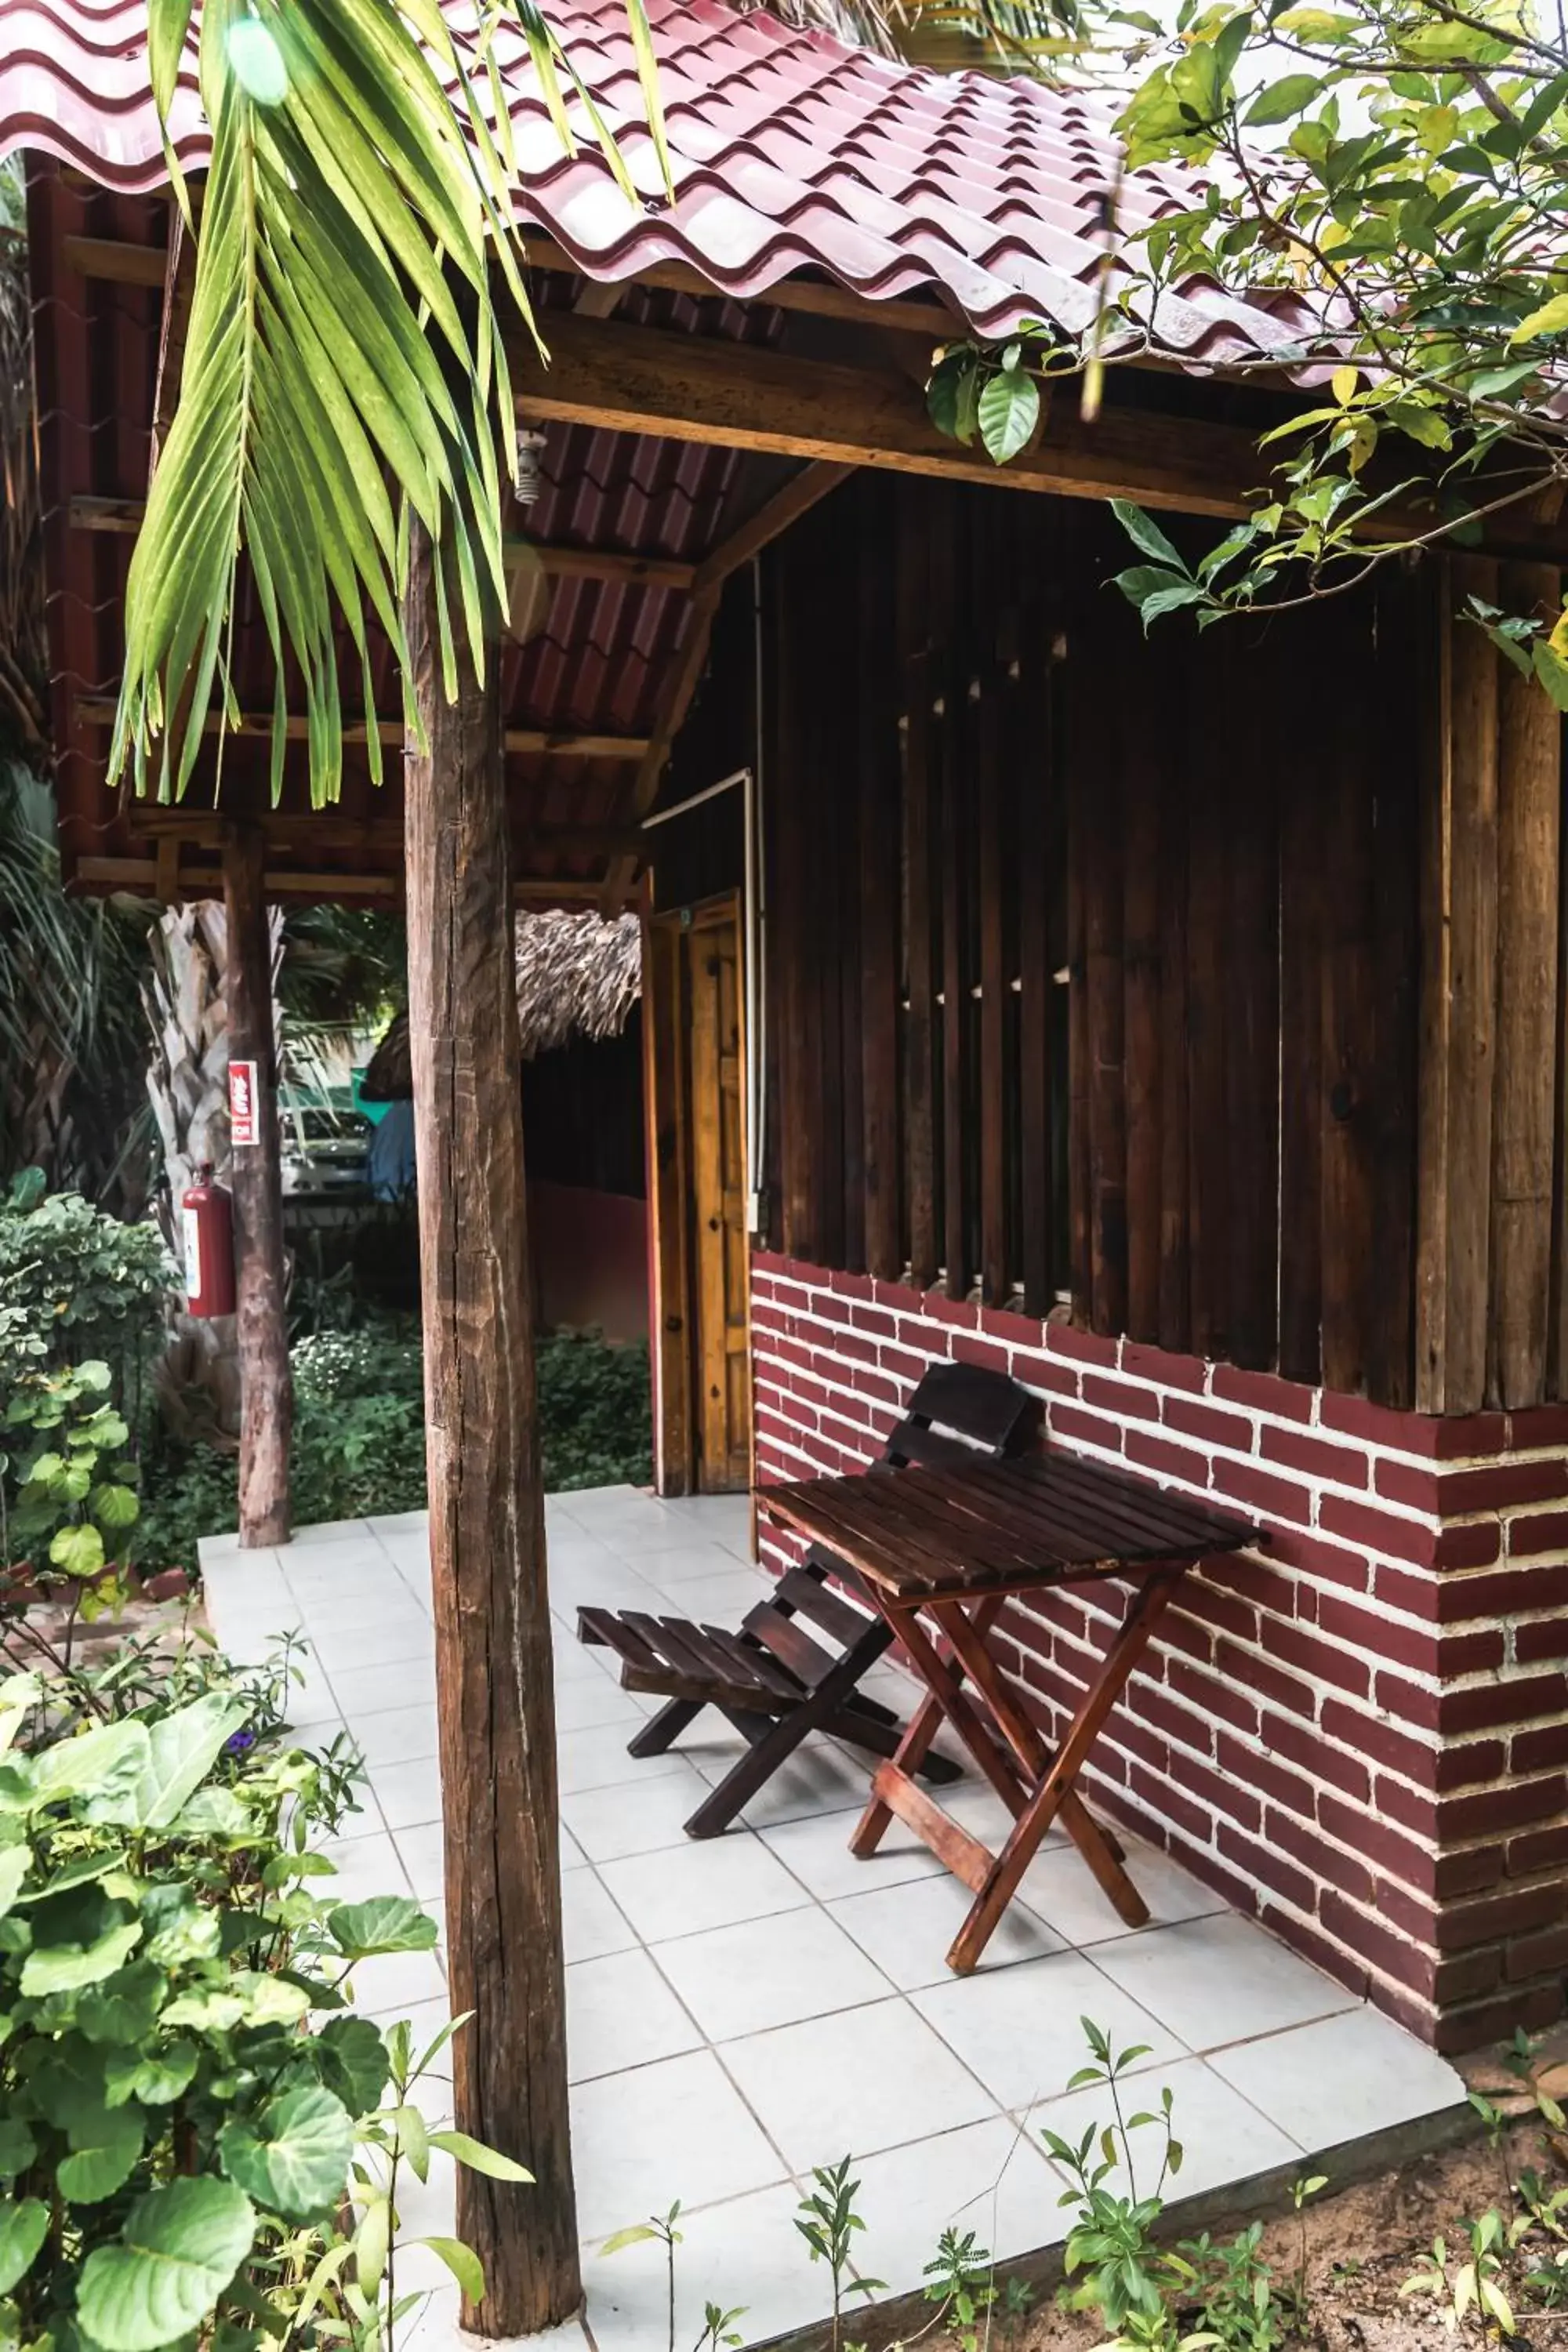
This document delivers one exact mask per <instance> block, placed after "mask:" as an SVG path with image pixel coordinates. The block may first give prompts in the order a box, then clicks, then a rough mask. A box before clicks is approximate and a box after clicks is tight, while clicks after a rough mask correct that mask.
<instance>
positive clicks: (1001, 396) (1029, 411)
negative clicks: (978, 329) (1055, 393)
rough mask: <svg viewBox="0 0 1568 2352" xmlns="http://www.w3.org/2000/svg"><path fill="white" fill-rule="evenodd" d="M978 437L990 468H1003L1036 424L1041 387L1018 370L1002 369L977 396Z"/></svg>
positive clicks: (1029, 376) (1014, 368) (1015, 454)
mask: <svg viewBox="0 0 1568 2352" xmlns="http://www.w3.org/2000/svg"><path fill="white" fill-rule="evenodd" d="M978 415H979V421H980V438H981V442H982V444H983V446H984V450H985V454H986V456H987V457H989V458H990V459H991V462H992V464H993V465H995V466H1005V465H1006V464H1007V462H1008V460H1009V459H1010V458H1013V457H1016V456H1017V455H1018V452H1019V450H1020V449H1022V448H1024V447H1025V446H1026V444H1027V442H1028V439H1029V436H1030V435H1031V434H1032V433H1033V432H1034V429H1035V427H1036V425H1037V424H1038V422H1039V415H1040V387H1039V385H1038V384H1037V383H1036V381H1035V379H1034V377H1033V376H1032V375H1030V374H1028V373H1026V371H1025V370H1024V369H1023V368H1021V367H1005V368H1002V369H1001V370H1000V371H999V372H998V373H996V374H995V375H994V376H993V377H992V378H991V381H990V383H988V384H987V385H986V386H985V389H984V392H982V394H981V395H980V407H979V411H978Z"/></svg>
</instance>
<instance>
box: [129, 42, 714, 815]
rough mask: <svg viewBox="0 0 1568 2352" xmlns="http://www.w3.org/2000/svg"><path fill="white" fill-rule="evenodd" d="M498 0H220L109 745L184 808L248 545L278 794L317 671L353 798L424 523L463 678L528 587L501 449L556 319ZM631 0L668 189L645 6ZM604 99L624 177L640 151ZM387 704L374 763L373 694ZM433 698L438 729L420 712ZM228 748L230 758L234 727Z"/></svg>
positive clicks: (319, 782) (450, 661)
mask: <svg viewBox="0 0 1568 2352" xmlns="http://www.w3.org/2000/svg"><path fill="white" fill-rule="evenodd" d="M499 5H500V0H477V7H476V14H475V16H474V20H473V23H472V26H471V27H470V28H469V29H468V31H466V32H465V33H464V34H463V35H462V36H461V37H459V35H458V32H457V31H456V30H455V29H454V24H455V18H456V12H455V11H448V10H447V9H444V8H443V6H442V5H440V0H205V5H204V6H203V9H202V12H201V19H200V26H199V33H198V36H197V38H198V44H199V46H198V52H197V54H198V59H199V69H200V82H201V92H202V102H203V106H204V109H205V113H206V116H207V120H208V122H209V124H210V126H211V130H212V152H211V161H210V164H209V167H208V173H207V181H206V188H205V200H204V202H203V205H202V206H201V215H200V222H199V227H195V235H196V261H195V284H194V288H193V292H192V299H191V310H190V320H189V328H188V333H187V340H186V346H185V352H184V371H183V376H182V383H181V395H180V401H179V405H178V408H177V411H176V414H175V417H174V424H173V425H172V427H171V430H170V433H169V436H168V439H167V441H166V443H165V445H164V446H163V451H162V453H161V456H160V457H159V461H158V467H157V471H156V473H155V475H154V478H153V488H152V494H151V496H150V498H149V500H148V505H147V512H146V516H145V519H144V521H143V523H142V532H141V536H140V538H139V540H138V542H137V546H136V551H135V555H134V557H133V560H132V570H131V576H130V581H129V583H128V587H127V592H126V612H127V615H128V622H127V633H126V635H127V643H126V660H125V670H124V676H123V679H122V683H121V699H120V707H119V711H118V715H117V720H116V726H115V733H114V741H113V748H112V751H111V754H110V773H111V776H114V777H118V776H119V775H120V774H121V773H122V772H124V770H125V768H126V766H127V764H129V765H130V766H131V768H132V771H133V773H134V777H135V782H136V786H137V789H138V790H139V791H142V792H145V791H148V790H150V789H155V790H156V793H157V795H158V797H159V798H160V799H162V800H172V799H177V798H178V797H179V796H180V794H181V793H183V792H184V788H185V786H186V784H187V783H188V782H189V780H190V776H191V773H192V771H193V769H194V767H195V761H196V757H197V754H198V751H200V749H201V746H202V742H203V738H204V733H205V725H206V721H207V717H208V712H209V709H210V707H211V705H212V702H213V700H214V698H215V696H216V698H218V700H219V707H220V710H221V711H222V713H223V717H224V724H225V725H226V724H227V723H229V722H230V721H231V719H232V715H233V712H234V710H235V709H236V708H237V701H236V697H235V694H234V690H233V686H232V681H231V678H230V674H229V670H230V654H231V646H232V632H233V626H234V612H235V598H236V588H237V574H238V566H239V562H240V560H241V556H242V553H243V555H244V556H246V557H247V559H248V562H249V565H250V569H251V572H252V575H253V578H254V582H255V588H256V595H257V601H258V607H259V610H260V613H261V615H262V618H263V622H264V625H265V627H266V632H267V635H268V643H269V646H270V650H271V656H272V660H273V664H274V668H275V674H276V681H277V683H276V691H275V698H274V716H273V727H272V775H273V790H274V793H276V792H277V791H278V789H279V784H280V781H281V774H282V763H283V753H284V742H285V730H284V725H283V721H284V719H286V717H288V716H289V715H290V714H289V713H288V711H287V709H286V704H285V685H284V681H285V678H286V677H292V678H294V679H297V680H298V682H299V692H300V697H301V702H300V709H301V712H302V716H303V719H304V722H305V725H304V732H305V737H306V742H307V746H308V759H309V769H310V796H311V800H312V803H313V804H315V805H318V806H319V805H321V803H323V802H325V801H328V800H331V799H333V798H335V797H336V793H337V788H338V781H339V776H340V772H341V766H342V725H343V721H342V705H341V700H340V691H339V676H338V655H337V645H336V628H337V623H338V621H339V618H340V616H341V619H342V622H343V623H344V624H346V627H347V631H348V635H349V637H350V639H351V640H352V642H353V646H355V647H357V649H358V652H359V655H360V666H361V667H362V670H363V674H364V677H365V680H366V686H367V689H368V684H369V676H370V665H369V661H368V641H369V632H370V627H371V625H372V623H373V622H374V624H376V625H379V627H380V628H381V629H382V630H383V631H384V633H385V635H386V637H387V638H388V639H389V640H390V642H391V645H392V647H393V651H394V654H395V658H396V661H397V665H398V668H399V670H400V671H401V672H406V665H407V648H406V646H405V641H404V635H403V627H402V621H401V616H400V613H399V595H400V591H401V588H402V585H403V581H404V574H405V551H406V545H407V532H406V521H407V516H408V515H409V513H412V514H414V515H416V516H417V517H418V518H419V520H420V521H421V522H422V523H423V524H424V526H425V528H426V530H428V532H429V533H430V535H431V537H432V539H433V540H435V541H436V542H437V544H438V545H439V546H441V547H442V549H443V551H444V552H445V554H446V556H447V559H448V562H447V565H446V567H445V572H444V577H445V579H446V580H447V581H449V582H450V583H452V587H453V594H454V600H455V605H456V610H455V611H452V610H448V609H447V607H446V606H443V610H442V614H441V633H442V641H441V660H442V672H443V677H444V679H445V681H446V685H447V691H448V692H452V691H455V688H456V678H457V667H456V665H457V660H458V646H459V645H461V646H463V647H464V648H466V657H467V658H468V660H470V661H471V662H472V663H473V664H474V665H475V667H478V666H479V664H480V663H481V662H482V660H483V652H482V648H483V646H484V642H485V636H486V633H487V628H488V626H489V624H490V623H491V622H492V621H493V620H494V619H495V617H496V616H497V615H498V614H500V612H501V611H502V610H504V606H505V601H506V583H505V573H504V570H503V566H502V559H501V510H502V499H501V480H500V468H499V466H498V461H497V454H496V453H497V448H498V446H500V448H501V449H503V450H505V451H507V452H508V453H509V460H510V461H511V462H515V422H514V418H513V414H512V402H511V390H510V379H509V376H508V371H507V362H506V352H505V347H504V341H503V336H502V332H501V326H500V313H499V307H498V299H505V300H507V301H508V302H510V305H511V306H512V307H514V308H515V309H516V310H517V312H518V314H519V315H520V317H521V319H523V320H525V321H526V322H527V324H528V325H529V327H530V328H532V326H533V321H532V315H531V310H530V308H529V303H528V297H527V293H526V290H525V289H524V285H523V279H522V272H521V245H520V243H519V241H518V236H517V232H516V230H515V228H514V226H513V225H512V220H511V203H510V177H511V173H512V170H513V168H514V166H513V162H512V150H511V142H510V120H509V119H508V117H507V112H506V108H505V105H504V104H503V103H501V102H500V101H501V99H502V95H503V94H502V93H501V91H500V82H499V77H498V76H497V74H496V72H495V69H494V65H493V59H492V57H491V53H490V52H491V43H492V41H493V37H494V30H495V25H496V22H497V12H498V6H499ZM516 5H518V8H519V13H520V16H521V23H522V26H523V29H524V31H525V34H526V35H527V37H528V39H529V42H530V46H531V50H532V53H533V56H534V58H535V62H536V65H537V66H538V67H539V70H540V73H541V78H542V79H545V68H546V67H548V69H549V72H550V74H552V75H553V74H554V72H555V69H556V68H557V67H561V68H563V69H565V70H568V71H569V70H570V69H569V67H568V66H567V63H566V60H565V59H564V57H563V53H562V51H561V49H560V46H559V44H558V43H557V42H556V41H555V38H554V36H553V35H552V33H550V32H549V30H548V28H547V27H546V26H544V24H543V20H542V18H541V17H540V16H539V15H538V12H537V9H536V8H535V7H534V6H533V5H532V0H516ZM626 6H627V9H628V13H629V16H630V19H631V24H632V30H633V38H634V45H635V46H636V47H637V59H638V68H639V76H640V79H641V82H642V87H643V90H644V95H645V99H646V100H647V105H648V111H649V119H650V122H651V123H652V125H653V129H654V139H655V145H656V148H657V150H658V153H659V155H660V157H661V159H663V161H664V168H665V172H666V176H667V179H668V156H667V151H666V149H665V145H664V134H663V129H662V122H661V120H660V117H659V111H658V91H657V82H656V79H655V75H654V68H653V57H652V49H651V45H650V44H649V42H648V39H647V19H646V16H645V15H644V12H643V0H626ZM192 15H193V7H192V0H151V5H150V9H149V56H150V61H151V67H152V73H153V89H154V94H155V96H156V98H157V100H158V103H159V107H160V110H161V111H162V113H163V117H164V120H165V122H166V120H167V111H168V108H169V105H170V103H171V100H172V99H173V95H174V86H175V79H176V75H177V71H178V68H179V62H180V58H181V57H182V55H183V52H184V45H185V42H186V39H187V37H188V36H189V33H190V27H191V22H192ZM541 59H543V62H542V63H541V62H540V61H541ZM557 86H558V85H557ZM545 87H546V91H547V93H548V90H549V88H550V87H551V83H550V82H549V81H548V80H545ZM487 93H488V95H489V100H490V102H491V104H492V105H493V106H494V107H495V109H496V113H497V123H496V128H495V130H494V131H492V130H491V127H490V125H489V122H488V121H487V119H486V113H485V104H484V99H485V95H486V94H487ZM587 111H588V114H589V118H590V121H592V123H593V127H594V129H595V135H597V136H598V137H599V139H600V141H601V143H603V144H604V145H605V151H606V152H607V153H608V154H610V155H611V157H612V159H613V160H614V161H615V163H616V166H617V168H618V169H620V170H622V172H623V176H624V167H622V166H620V163H619V158H618V155H616V150H615V144H614V141H613V140H612V139H611V138H610V136H609V133H608V131H606V130H605V126H604V125H603V123H602V122H601V121H599V120H598V118H597V117H596V116H595V114H594V112H593V110H592V109H591V108H590V109H588V110H587ZM570 136H571V134H570V131H569V129H568V130H567V131H566V137H567V140H568V142H569V141H570ZM179 186H180V193H181V196H182V201H183V202H185V203H186V205H187V217H188V218H190V219H191V220H192V222H193V226H195V215H194V208H193V207H190V206H189V204H188V198H187V196H186V192H185V191H184V186H183V183H180V184H179ZM628 186H629V183H628ZM493 280H494V281H499V289H500V295H499V298H498V291H496V290H492V281H493ZM405 700H406V697H405ZM365 715H366V718H367V719H369V720H370V722H371V723H370V725H369V728H368V730H367V732H368V743H369V749H370V756H371V761H372V765H373V772H375V771H376V766H377V762H378V761H379V730H378V729H377V727H376V725H375V723H374V721H375V713H374V710H373V709H371V707H370V703H369V698H368V692H367V702H366V713H365ZM405 716H407V717H408V718H409V720H410V723H412V712H411V709H409V710H407V711H406V712H405ZM218 758H219V761H220V772H221V760H222V739H221V734H220V743H219V752H218Z"/></svg>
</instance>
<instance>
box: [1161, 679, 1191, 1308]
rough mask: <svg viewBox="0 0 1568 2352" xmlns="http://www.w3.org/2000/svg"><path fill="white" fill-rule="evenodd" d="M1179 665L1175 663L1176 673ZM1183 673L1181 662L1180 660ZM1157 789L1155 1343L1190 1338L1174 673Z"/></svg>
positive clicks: (1183, 806) (1183, 759)
mask: <svg viewBox="0 0 1568 2352" xmlns="http://www.w3.org/2000/svg"><path fill="white" fill-rule="evenodd" d="M1175 668H1176V665H1175V664H1174V663H1173V664H1172V669H1173V671H1174V670H1175ZM1180 675H1181V677H1183V678H1184V677H1185V664H1184V663H1183V664H1182V665H1181V671H1180ZM1168 707H1169V708H1170V709H1171V711H1172V724H1171V730H1170V735H1169V751H1168V755H1167V758H1166V760H1165V761H1164V762H1163V772H1162V776H1161V792H1160V1329H1159V1338H1160V1345H1161V1346H1162V1347H1163V1348H1171V1349H1180V1350H1184V1349H1187V1348H1189V1347H1190V1346H1191V1344H1192V1300H1191V1280H1190V1271H1191V1258H1190V1249H1189V1220H1190V1201H1191V1187H1190V1182H1189V1175H1190V1150H1189V1131H1188V1119H1189V1113H1188V1105H1187V1051H1188V1047H1187V893H1188V888H1189V882H1188V874H1187V790H1188V787H1187V744H1186V713H1185V710H1184V707H1183V704H1182V702H1181V699H1180V697H1179V693H1178V691H1177V688H1176V682H1175V679H1174V677H1173V679H1172V684H1171V689H1170V703H1169V706H1168Z"/></svg>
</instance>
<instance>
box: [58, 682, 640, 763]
mask: <svg viewBox="0 0 1568 2352" xmlns="http://www.w3.org/2000/svg"><path fill="white" fill-rule="evenodd" d="M71 712H72V716H73V717H74V718H75V719H76V720H77V722H78V724H79V726H82V727H111V726H112V725H113V724H114V712H115V700H114V697H113V696H112V695H110V694H79V695H77V696H76V697H75V698H73V700H72V703H71ZM222 724H223V721H222V718H221V715H220V714H219V713H218V712H217V711H216V710H210V711H209V712H208V713H207V716H206V719H205V722H204V725H203V730H202V731H203V732H204V734H207V735H216V733H217V732H218V730H219V729H220V727H221V726H222ZM238 727H239V730H240V731H242V732H243V733H245V734H247V735H249V734H255V735H258V736H260V737H266V736H268V735H270V733H271V731H272V717H271V714H270V712H268V711H264V710H247V711H244V712H242V713H241V715H240V718H239V721H238ZM283 727H284V738H285V740H286V741H288V742H290V743H302V742H304V741H305V740H306V735H307V732H308V730H307V725H306V721H305V719H303V718H302V717H301V716H300V715H299V714H297V713H295V712H292V711H290V713H289V716H288V718H287V719H285V720H284V722H283ZM369 732H370V730H369V727H368V725H367V722H366V721H365V720H364V719H345V720H344V722H343V741H344V742H345V743H363V742H365V741H366V740H368V737H369ZM376 732H377V734H378V735H379V737H380V739H381V740H382V742H384V743H401V742H402V740H403V720H402V719H401V717H399V718H395V719H378V720H377V721H376ZM503 740H504V744H505V748H506V750H507V751H513V752H518V753H521V752H525V751H539V752H544V753H547V754H549V755H550V756H552V757H554V758H559V759H576V760H639V761H640V760H641V759H642V758H643V757H644V755H645V754H646V752H647V748H648V741H649V738H648V737H647V736H646V735H589V734H578V733H576V732H574V731H573V730H570V729H563V730H550V729H546V728H542V727H509V728H508V729H507V730H506V734H505V737H504V739H503Z"/></svg>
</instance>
